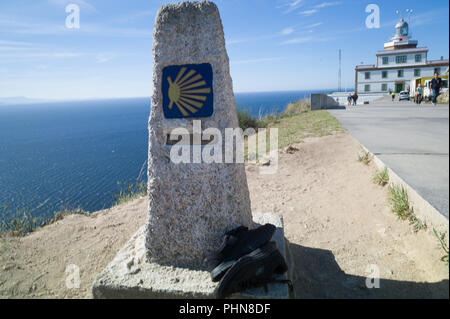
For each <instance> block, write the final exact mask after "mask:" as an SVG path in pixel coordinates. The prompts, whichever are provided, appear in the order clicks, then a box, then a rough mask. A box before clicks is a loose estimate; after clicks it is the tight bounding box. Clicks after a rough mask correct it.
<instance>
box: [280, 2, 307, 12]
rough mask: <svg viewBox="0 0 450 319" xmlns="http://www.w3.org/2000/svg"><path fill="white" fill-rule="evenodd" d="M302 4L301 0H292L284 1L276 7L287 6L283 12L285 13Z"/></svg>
mask: <svg viewBox="0 0 450 319" xmlns="http://www.w3.org/2000/svg"><path fill="white" fill-rule="evenodd" d="M302 5H303V0H294V1H291V2H289V3H285V4H284V5H282V6H279V7H278V8H283V7H287V9H286V10H285V11H284V12H283V13H284V14H287V13H289V12H292V11H294V10H295V9H297V8H300V7H301V6H302Z"/></svg>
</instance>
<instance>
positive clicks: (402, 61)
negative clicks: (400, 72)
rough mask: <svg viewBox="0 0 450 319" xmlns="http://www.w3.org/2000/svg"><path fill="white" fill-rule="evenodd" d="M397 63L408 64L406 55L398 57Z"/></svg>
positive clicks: (396, 58)
mask: <svg viewBox="0 0 450 319" xmlns="http://www.w3.org/2000/svg"><path fill="white" fill-rule="evenodd" d="M395 62H396V63H406V55H397V56H396V57H395Z"/></svg>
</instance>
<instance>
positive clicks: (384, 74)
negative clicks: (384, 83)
mask: <svg viewBox="0 0 450 319" xmlns="http://www.w3.org/2000/svg"><path fill="white" fill-rule="evenodd" d="M387 76H388V73H387V71H383V72H381V77H382V78H383V79H387Z"/></svg>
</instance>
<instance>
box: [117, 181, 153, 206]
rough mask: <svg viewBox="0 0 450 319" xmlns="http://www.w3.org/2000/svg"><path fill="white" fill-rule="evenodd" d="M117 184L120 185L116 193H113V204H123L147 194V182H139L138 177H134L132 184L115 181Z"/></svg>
mask: <svg viewBox="0 0 450 319" xmlns="http://www.w3.org/2000/svg"><path fill="white" fill-rule="evenodd" d="M117 185H119V186H121V189H120V191H119V193H118V194H116V195H114V198H115V199H116V202H115V205H120V204H124V203H126V202H129V201H131V200H133V199H136V198H139V197H142V196H145V195H147V183H145V182H140V181H139V180H138V179H136V181H135V183H134V184H133V183H122V182H117Z"/></svg>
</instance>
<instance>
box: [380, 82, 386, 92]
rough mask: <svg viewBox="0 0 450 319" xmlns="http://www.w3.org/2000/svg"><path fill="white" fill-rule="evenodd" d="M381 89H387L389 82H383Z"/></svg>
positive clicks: (384, 90)
mask: <svg viewBox="0 0 450 319" xmlns="http://www.w3.org/2000/svg"><path fill="white" fill-rule="evenodd" d="M381 91H383V92H386V91H387V83H383V84H381Z"/></svg>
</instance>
